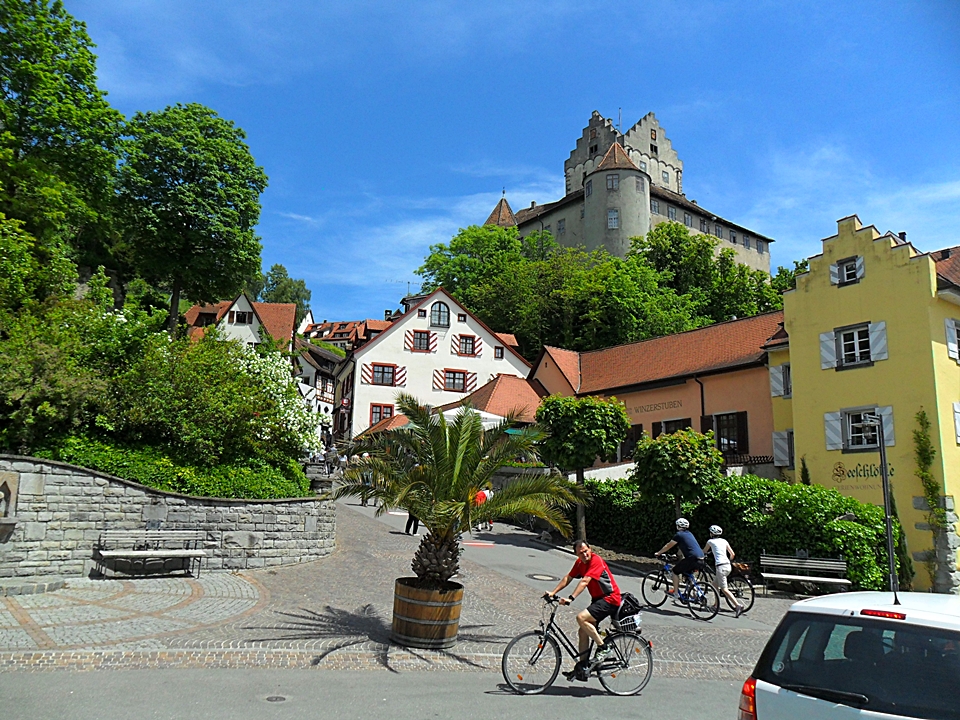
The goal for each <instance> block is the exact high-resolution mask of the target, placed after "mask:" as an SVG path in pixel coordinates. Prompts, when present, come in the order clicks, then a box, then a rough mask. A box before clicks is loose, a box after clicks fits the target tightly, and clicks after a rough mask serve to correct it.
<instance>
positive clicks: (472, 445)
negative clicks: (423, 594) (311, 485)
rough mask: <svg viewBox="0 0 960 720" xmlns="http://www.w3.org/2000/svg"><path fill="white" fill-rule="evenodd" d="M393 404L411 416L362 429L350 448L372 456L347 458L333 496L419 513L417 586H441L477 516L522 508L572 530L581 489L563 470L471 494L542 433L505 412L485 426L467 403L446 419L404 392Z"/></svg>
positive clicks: (527, 451) (531, 449) (528, 451)
mask: <svg viewBox="0 0 960 720" xmlns="http://www.w3.org/2000/svg"><path fill="white" fill-rule="evenodd" d="M397 408H398V410H399V412H401V413H403V414H404V415H405V416H406V417H407V420H408V424H407V425H406V426H404V427H401V428H397V429H394V430H389V431H385V432H381V433H376V434H372V435H368V436H361V437H360V438H359V439H358V440H357V443H356V444H355V447H354V448H353V451H354V452H366V453H369V457H368V458H364V459H362V460H360V461H359V462H357V463H354V464H352V465H351V467H350V468H349V469H348V470H347V472H346V477H345V478H344V483H343V484H342V485H341V486H340V487H339V488H338V489H337V491H336V493H335V497H337V498H340V497H345V496H349V495H363V494H369V495H370V496H372V497H375V498H378V499H379V500H380V507H379V509H378V510H377V512H378V514H383V513H385V512H386V511H387V508H394V507H397V508H400V509H402V510H406V511H407V512H409V513H411V514H413V515H415V516H416V517H417V518H419V519H420V522H421V523H423V525H424V526H425V527H426V528H427V534H426V535H425V536H424V537H423V539H422V540H421V541H420V546H419V547H418V548H417V551H416V554H415V555H414V559H413V563H412V569H413V572H414V574H415V575H416V576H417V578H418V580H419V584H420V586H421V587H424V588H431V589H443V588H444V587H445V585H446V583H447V582H448V581H449V580H450V578H451V577H453V576H454V575H455V574H456V573H457V572H458V570H459V559H460V552H461V550H460V542H459V534H460V533H461V532H463V531H464V530H466V529H468V528H471V527H473V526H474V525H476V524H477V523H480V522H484V521H486V520H493V519H496V518H503V517H513V516H516V515H519V514H526V515H533V516H535V517H539V518H542V519H543V520H545V521H546V522H548V523H549V524H550V525H552V526H553V527H555V528H557V529H558V530H560V531H561V532H562V533H564V534H565V535H567V534H569V531H570V525H569V523H568V521H567V519H566V515H565V513H564V509H565V508H567V507H569V506H570V505H571V504H573V503H574V502H575V501H576V500H577V498H578V497H579V495H578V493H577V491H576V488H575V487H574V486H572V485H571V483H569V482H568V481H567V480H566V479H565V478H563V477H562V476H560V475H556V474H551V475H543V474H537V475H533V474H531V475H520V476H518V477H517V478H516V479H515V480H512V481H511V482H510V483H509V484H507V485H506V486H505V487H503V488H502V489H501V490H500V491H499V492H497V493H495V494H494V495H493V497H492V498H491V499H490V500H487V501H486V502H484V503H483V504H477V502H476V496H477V493H478V492H479V491H480V490H483V489H485V488H488V487H489V486H490V483H491V481H492V478H493V475H494V473H496V472H497V471H498V470H499V469H500V468H501V467H503V466H504V465H505V464H506V463H507V462H510V461H512V460H516V459H517V458H523V459H533V458H535V445H536V442H537V440H538V439H539V438H540V435H539V433H537V432H536V431H533V430H530V429H522V430H517V429H515V425H516V423H515V421H514V419H513V418H510V417H508V418H507V419H506V420H505V421H504V422H503V423H501V424H500V425H497V426H496V427H493V428H490V429H488V430H484V429H483V426H482V424H481V422H480V416H479V414H477V413H476V412H475V411H474V410H473V409H471V408H470V407H468V406H464V407H462V408H461V409H460V410H459V411H458V413H457V415H456V417H455V418H454V419H453V420H451V421H448V420H447V419H446V418H445V417H444V416H443V414H441V413H434V412H432V411H431V409H430V408H429V407H426V406H423V405H420V404H419V402H418V401H417V399H416V398H414V397H412V396H410V395H405V394H401V395H399V396H398V397H397ZM508 430H511V431H512V432H509V433H508V432H507V431H508ZM367 476H369V477H370V478H372V480H373V489H372V491H369V486H368V485H367Z"/></svg>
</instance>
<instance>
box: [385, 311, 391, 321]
mask: <svg viewBox="0 0 960 720" xmlns="http://www.w3.org/2000/svg"><path fill="white" fill-rule="evenodd" d="M391 317H393V312H391V311H390V310H384V311H383V319H384V320H389V319H390V318H391Z"/></svg>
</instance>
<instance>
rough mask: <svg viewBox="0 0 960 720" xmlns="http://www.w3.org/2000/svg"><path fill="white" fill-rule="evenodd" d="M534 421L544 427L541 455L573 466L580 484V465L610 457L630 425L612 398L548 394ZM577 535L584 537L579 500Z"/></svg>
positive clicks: (624, 411) (617, 401)
mask: <svg viewBox="0 0 960 720" xmlns="http://www.w3.org/2000/svg"><path fill="white" fill-rule="evenodd" d="M537 422H538V423H539V424H540V425H541V426H542V427H543V428H544V429H545V430H546V432H547V437H546V439H545V440H544V441H543V445H542V450H541V453H542V455H543V459H544V460H546V461H547V462H549V463H552V464H555V465H557V466H559V467H560V468H562V469H564V470H568V471H569V470H575V471H576V473H577V485H579V486H580V487H581V488H582V487H583V485H584V469H585V468H588V467H591V466H592V465H593V464H594V463H595V462H596V461H597V458H600V459H603V460H613V459H614V458H615V457H616V453H617V448H618V447H620V443H622V442H623V440H624V438H625V437H626V436H627V431H628V430H629V429H630V417H629V416H628V415H627V411H626V409H625V408H624V407H623V403H621V402H620V401H619V400H617V399H616V398H610V399H609V400H605V399H603V398H598V397H582V398H574V397H563V396H561V395H551V396H550V397H548V398H545V399H544V401H543V402H542V403H540V407H539V408H537ZM577 538H578V539H579V540H586V539H587V524H586V516H585V513H584V508H583V504H582V503H580V504H579V505H577Z"/></svg>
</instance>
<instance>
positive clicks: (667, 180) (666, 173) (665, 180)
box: [661, 170, 670, 183]
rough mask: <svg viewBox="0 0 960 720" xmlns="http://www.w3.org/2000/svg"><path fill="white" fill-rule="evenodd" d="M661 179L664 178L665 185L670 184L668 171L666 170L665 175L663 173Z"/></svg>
mask: <svg viewBox="0 0 960 720" xmlns="http://www.w3.org/2000/svg"><path fill="white" fill-rule="evenodd" d="M661 177H662V178H663V181H664V182H665V183H668V182H670V173H668V172H667V171H666V170H664V171H663V173H661Z"/></svg>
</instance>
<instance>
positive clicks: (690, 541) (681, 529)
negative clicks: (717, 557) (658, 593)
mask: <svg viewBox="0 0 960 720" xmlns="http://www.w3.org/2000/svg"><path fill="white" fill-rule="evenodd" d="M674 546H676V547H679V548H680V552H682V553H683V559H682V560H680V561H679V562H678V563H677V564H676V565H674V566H673V589H672V590H671V591H670V595H671V596H672V597H673V598H674V602H677V597H678V592H679V590H680V578H681V577H682V576H684V575H689V574H690V573H692V572H694V571H696V570H699V569H701V568H702V567H703V550H701V549H700V543H698V542H697V539H696V538H695V537H694V536H693V533H692V532H690V521H689V520H687V519H686V518H677V534H676V535H674V536H673V539H672V540H671V541H670V542H668V543H667V544H666V545H664V546H663V547H662V548H660V550H659V552H656V553H654V556H655V557H660V556H661V555H663V554H664V553H665V552H669V551H670V549H671V548H673V547H674Z"/></svg>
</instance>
